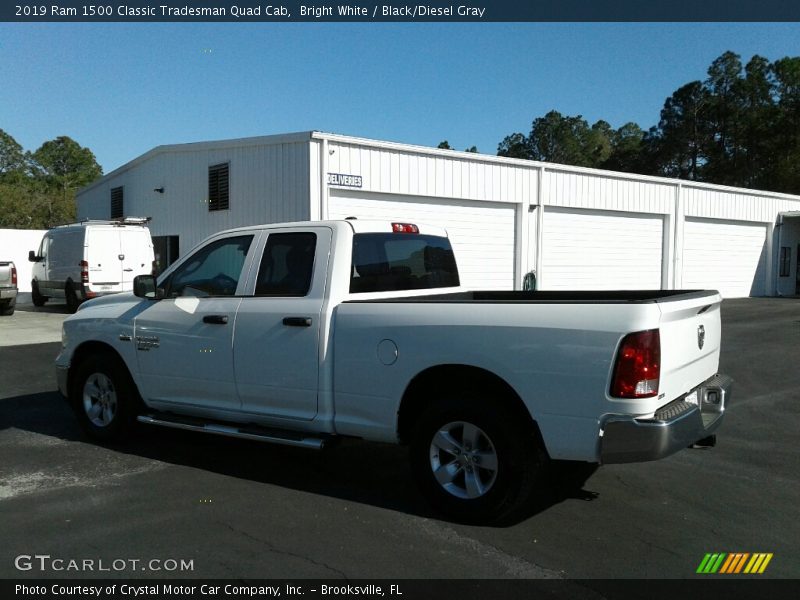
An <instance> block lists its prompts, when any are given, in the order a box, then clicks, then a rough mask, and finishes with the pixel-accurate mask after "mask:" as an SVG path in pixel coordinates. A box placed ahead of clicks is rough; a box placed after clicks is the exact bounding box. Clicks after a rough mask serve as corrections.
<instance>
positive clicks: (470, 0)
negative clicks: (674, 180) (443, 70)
mask: <svg viewBox="0 0 800 600" xmlns="http://www.w3.org/2000/svg"><path fill="white" fill-rule="evenodd" d="M270 2H272V3H270ZM462 2H463V3H460V2H438V1H435V0H429V1H427V2H418V3H414V2H411V1H409V2H405V3H404V2H397V1H395V0H383V1H378V2H375V1H371V2H363V1H352V2H347V1H343V2H333V1H328V0H305V1H302V2H297V1H293V0H285V1H280V0H266V1H265V2H253V1H252V0H241V1H239V2H219V1H217V0H178V1H175V0H150V1H146V0H145V1H143V0H127V1H126V0H111V2H108V0H78V1H75V0H47V1H44V0H42V1H37V0H33V1H30V0H14V1H12V2H8V3H7V2H3V3H2V6H0V21H17V22H29V23H30V22H34V23H37V22H38V23H41V22H48V23H53V22H63V23H66V22H148V21H152V22H209V23H210V22H239V21H241V22H251V23H252V22H265V23H287V22H317V23H318V22H363V23H369V22H406V23H410V22H420V23H422V22H487V23H488V22H555V21H575V22H577V21H589V22H601V21H603V22H625V21H628V22H644V21H649V22H675V21H684V22H724V21H727V22H737V21H738V22H780V21H793V22H798V21H800V0H700V1H698V0H669V1H665V0H462Z"/></svg>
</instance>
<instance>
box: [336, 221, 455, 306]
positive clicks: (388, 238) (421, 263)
mask: <svg viewBox="0 0 800 600" xmlns="http://www.w3.org/2000/svg"><path fill="white" fill-rule="evenodd" d="M458 283H459V282H458V269H457V268H456V259H455V257H454V256H453V249H452V248H451V247H450V241H449V240H448V239H447V238H442V237H436V236H432V235H408V234H397V233H360V234H356V235H355V236H354V238H353V267H352V273H351V278H350V292H351V293H365V292H384V291H392V290H421V289H429V288H441V287H455V286H458Z"/></svg>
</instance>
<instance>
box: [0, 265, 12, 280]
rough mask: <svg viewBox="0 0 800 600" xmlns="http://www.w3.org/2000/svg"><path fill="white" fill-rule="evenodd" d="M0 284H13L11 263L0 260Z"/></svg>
mask: <svg viewBox="0 0 800 600" xmlns="http://www.w3.org/2000/svg"><path fill="white" fill-rule="evenodd" d="M0 285H11V263H10V262H2V261H0Z"/></svg>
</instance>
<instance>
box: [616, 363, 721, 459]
mask: <svg viewBox="0 0 800 600" xmlns="http://www.w3.org/2000/svg"><path fill="white" fill-rule="evenodd" d="M732 385H733V380H732V379H731V378H730V377H728V376H727V375H714V376H713V377H711V378H710V379H708V380H706V381H704V382H703V383H701V384H700V385H699V386H697V387H696V388H695V389H694V390H692V391H691V392H690V393H689V394H687V395H686V396H683V397H681V398H678V399H677V400H674V401H672V402H670V403H669V404H667V405H665V406H663V407H661V408H660V409H659V410H657V411H656V413H655V415H654V416H653V417H651V418H647V419H642V418H635V417H630V416H622V415H611V416H609V417H608V418H607V419H606V420H605V421H604V422H603V425H602V428H601V432H602V433H601V438H600V461H601V462H602V463H604V464H609V463H625V462H644V461H648V460H658V459H659V458H664V457H665V456H669V455H670V454H674V453H675V452H677V451H678V450H681V449H683V448H686V447H687V446H690V445H692V444H694V443H695V442H697V441H699V440H702V439H703V438H706V437H708V436H710V435H712V434H713V433H714V432H715V431H716V430H717V429H718V428H719V426H720V425H721V424H722V418H723V415H724V414H725V407H726V406H727V403H728V402H729V401H730V398H731V392H732ZM695 392H697V404H694V403H690V402H687V401H686V399H687V398H688V397H690V396H692V395H693V394H694V393H695Z"/></svg>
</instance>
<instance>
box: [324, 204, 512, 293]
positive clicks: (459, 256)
mask: <svg viewBox="0 0 800 600" xmlns="http://www.w3.org/2000/svg"><path fill="white" fill-rule="evenodd" d="M328 217H329V218H331V219H344V218H346V217H357V218H359V219H380V220H388V221H402V222H408V223H426V224H428V225H436V226H439V227H444V228H445V229H447V233H448V236H449V237H450V243H451V244H452V245H453V251H454V252H455V255H456V261H457V262H458V271H459V273H460V275H461V285H462V286H464V287H466V288H468V289H473V290H479V289H482V290H489V289H493V290H510V289H513V287H514V235H515V226H514V218H515V211H514V206H513V205H512V204H505V203H496V202H473V201H466V200H452V201H449V200H441V199H438V198H420V197H410V196H396V195H392V196H382V195H372V196H370V195H369V194H368V193H364V192H354V191H351V190H346V191H345V190H341V191H340V190H336V189H332V190H331V195H330V198H329V202H328Z"/></svg>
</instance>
